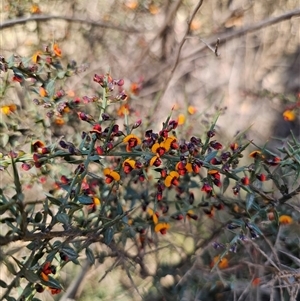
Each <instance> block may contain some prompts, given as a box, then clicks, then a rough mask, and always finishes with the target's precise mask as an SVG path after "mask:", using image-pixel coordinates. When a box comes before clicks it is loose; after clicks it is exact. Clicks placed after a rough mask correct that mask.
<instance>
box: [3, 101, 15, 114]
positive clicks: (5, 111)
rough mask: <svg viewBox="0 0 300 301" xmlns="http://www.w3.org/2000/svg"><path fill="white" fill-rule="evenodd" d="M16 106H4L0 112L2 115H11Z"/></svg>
mask: <svg viewBox="0 0 300 301" xmlns="http://www.w3.org/2000/svg"><path fill="white" fill-rule="evenodd" d="M16 109H17V106H16V105H15V104H12V105H6V106H2V107H1V108H0V112H1V113H2V114H4V115H9V114H11V113H13V112H14V111H16Z"/></svg>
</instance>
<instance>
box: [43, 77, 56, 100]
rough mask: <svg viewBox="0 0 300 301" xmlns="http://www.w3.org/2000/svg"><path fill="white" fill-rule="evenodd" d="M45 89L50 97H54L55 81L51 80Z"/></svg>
mask: <svg viewBox="0 0 300 301" xmlns="http://www.w3.org/2000/svg"><path fill="white" fill-rule="evenodd" d="M45 89H46V90H47V92H48V95H49V96H52V95H54V90H55V79H52V80H50V81H49V82H48V84H47V85H46V87H45Z"/></svg>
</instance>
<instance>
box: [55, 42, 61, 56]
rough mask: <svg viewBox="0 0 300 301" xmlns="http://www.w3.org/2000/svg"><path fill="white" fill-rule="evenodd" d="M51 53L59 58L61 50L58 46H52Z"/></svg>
mask: <svg viewBox="0 0 300 301" xmlns="http://www.w3.org/2000/svg"><path fill="white" fill-rule="evenodd" d="M53 51H54V54H55V55H56V56H59V57H61V49H60V48H59V46H58V44H56V43H55V44H53Z"/></svg>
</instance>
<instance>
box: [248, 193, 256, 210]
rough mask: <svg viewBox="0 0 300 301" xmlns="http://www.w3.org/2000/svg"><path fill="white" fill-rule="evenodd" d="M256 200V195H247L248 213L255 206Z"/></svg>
mask: <svg viewBox="0 0 300 301" xmlns="http://www.w3.org/2000/svg"><path fill="white" fill-rule="evenodd" d="M254 199H255V195H254V194H252V193H247V195H246V210H247V211H249V209H251V207H252V206H253V203H254Z"/></svg>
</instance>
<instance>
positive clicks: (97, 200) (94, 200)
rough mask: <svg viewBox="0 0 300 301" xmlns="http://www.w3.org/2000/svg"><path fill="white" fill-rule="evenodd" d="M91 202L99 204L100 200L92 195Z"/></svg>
mask: <svg viewBox="0 0 300 301" xmlns="http://www.w3.org/2000/svg"><path fill="white" fill-rule="evenodd" d="M93 203H94V205H95V206H99V205H100V203H101V201H100V199H99V198H97V197H96V196H94V197H93Z"/></svg>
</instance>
